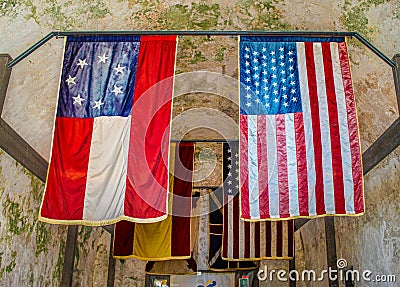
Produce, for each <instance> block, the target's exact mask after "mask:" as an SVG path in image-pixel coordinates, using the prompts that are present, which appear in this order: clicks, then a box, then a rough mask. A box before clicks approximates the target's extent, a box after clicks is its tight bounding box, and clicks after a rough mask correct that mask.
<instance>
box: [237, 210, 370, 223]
mask: <svg viewBox="0 0 400 287" xmlns="http://www.w3.org/2000/svg"><path fill="white" fill-rule="evenodd" d="M364 213H365V212H361V213H354V214H353V213H343V214H339V213H336V214H332V213H324V214H317V215H296V216H291V217H276V218H273V217H272V218H271V217H268V218H259V219H251V218H243V217H241V218H240V219H241V220H243V221H246V222H260V221H286V220H292V219H300V218H306V219H307V218H308V219H315V218H321V217H327V216H335V217H346V216H351V217H356V216H362V215H364Z"/></svg>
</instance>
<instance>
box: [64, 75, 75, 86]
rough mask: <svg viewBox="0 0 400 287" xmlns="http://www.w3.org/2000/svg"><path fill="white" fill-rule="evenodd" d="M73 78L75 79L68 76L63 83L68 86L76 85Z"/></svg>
mask: <svg viewBox="0 0 400 287" xmlns="http://www.w3.org/2000/svg"><path fill="white" fill-rule="evenodd" d="M75 78H76V77H71V75H68V79H66V80H65V81H66V82H67V84H68V85H72V84H76V83H75Z"/></svg>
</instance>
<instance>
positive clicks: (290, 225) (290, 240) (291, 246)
mask: <svg viewBox="0 0 400 287" xmlns="http://www.w3.org/2000/svg"><path fill="white" fill-rule="evenodd" d="M287 225H288V250H287V252H288V256H289V257H294V241H293V239H294V221H293V220H288V222H287Z"/></svg>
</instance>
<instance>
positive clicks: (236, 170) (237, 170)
mask: <svg viewBox="0 0 400 287" xmlns="http://www.w3.org/2000/svg"><path fill="white" fill-rule="evenodd" d="M235 172H236V173H239V169H238V168H237V169H235ZM236 179H237V178H236Z"/></svg>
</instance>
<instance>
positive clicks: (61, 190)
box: [40, 117, 94, 220]
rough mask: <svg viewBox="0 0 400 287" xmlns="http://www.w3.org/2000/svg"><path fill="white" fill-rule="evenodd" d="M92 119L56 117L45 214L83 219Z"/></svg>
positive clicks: (64, 218) (61, 217)
mask: <svg viewBox="0 0 400 287" xmlns="http://www.w3.org/2000/svg"><path fill="white" fill-rule="evenodd" d="M93 122H94V119H93V118H90V119H81V118H59V117H57V118H56V122H55V129H54V138H53V147H52V153H51V161H50V167H49V173H48V177H47V185H46V192H45V196H44V199H43V204H42V208H41V211H40V215H41V216H42V217H44V218H51V219H60V220H82V219H83V208H84V199H85V191H86V179H87V170H88V165H89V154H90V145H91V141H92V131H93Z"/></svg>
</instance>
